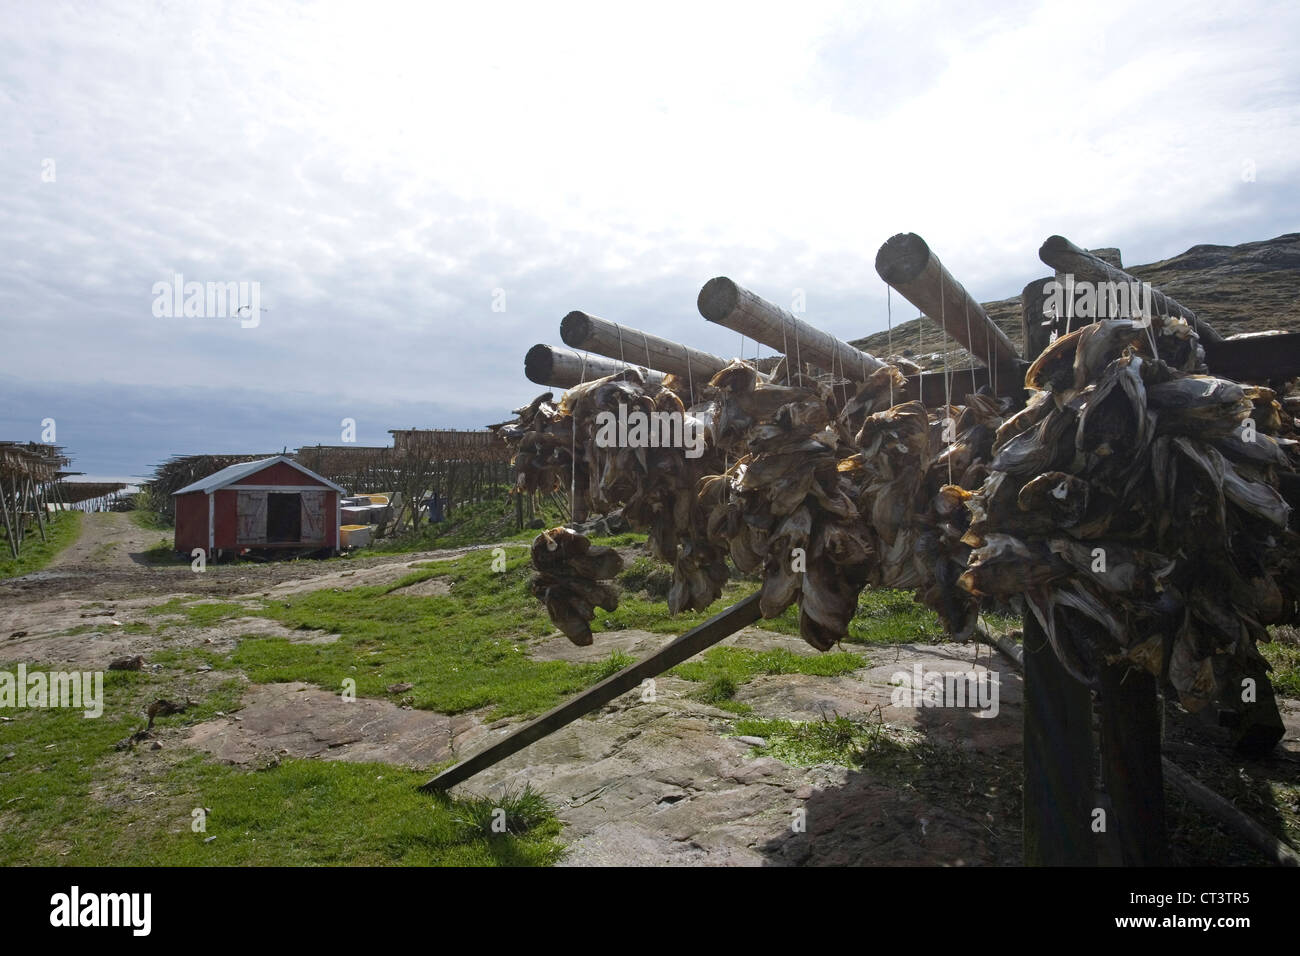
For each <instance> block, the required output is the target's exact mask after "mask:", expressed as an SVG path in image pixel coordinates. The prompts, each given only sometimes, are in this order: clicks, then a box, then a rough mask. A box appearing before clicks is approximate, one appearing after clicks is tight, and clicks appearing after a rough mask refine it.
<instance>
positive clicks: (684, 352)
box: [682, 345, 695, 405]
mask: <svg viewBox="0 0 1300 956" xmlns="http://www.w3.org/2000/svg"><path fill="white" fill-rule="evenodd" d="M682 355H684V356H685V357H686V381H687V384H688V385H689V386H690V389H691V404H692V405H694V404H695V375H694V374H693V373H692V372H691V353H690V350H689V349H687V348H686V346H685V345H683V346H682Z"/></svg>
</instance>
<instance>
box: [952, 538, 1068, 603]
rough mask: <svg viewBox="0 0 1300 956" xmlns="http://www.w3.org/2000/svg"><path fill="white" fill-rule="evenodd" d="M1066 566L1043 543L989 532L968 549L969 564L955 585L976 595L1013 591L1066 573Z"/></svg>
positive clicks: (1056, 578)
mask: <svg viewBox="0 0 1300 956" xmlns="http://www.w3.org/2000/svg"><path fill="white" fill-rule="evenodd" d="M1068 574H1069V568H1068V567H1067V566H1066V565H1065V564H1064V562H1062V561H1061V560H1060V559H1059V558H1057V557H1055V556H1054V555H1053V554H1052V553H1051V552H1050V551H1049V550H1048V549H1047V548H1046V547H1045V546H1044V545H1043V544H1040V543H1034V544H1030V543H1027V542H1025V541H1022V540H1020V539H1019V538H1014V537H1012V536H1011V535H1009V534H989V535H986V536H985V542H984V544H983V545H982V546H981V547H979V548H976V549H975V550H973V551H972V552H971V556H970V564H969V566H968V568H967V570H966V572H965V573H964V574H962V575H961V577H959V578H958V579H957V583H958V585H960V586H961V587H962V588H964V589H965V590H967V591H969V592H970V593H971V594H974V595H976V596H979V597H984V596H990V595H997V594H1016V593H1019V592H1021V591H1027V590H1032V589H1034V588H1038V587H1040V586H1042V585H1044V584H1048V583H1050V582H1052V581H1054V580H1058V579H1060V578H1064V577H1066V576H1068Z"/></svg>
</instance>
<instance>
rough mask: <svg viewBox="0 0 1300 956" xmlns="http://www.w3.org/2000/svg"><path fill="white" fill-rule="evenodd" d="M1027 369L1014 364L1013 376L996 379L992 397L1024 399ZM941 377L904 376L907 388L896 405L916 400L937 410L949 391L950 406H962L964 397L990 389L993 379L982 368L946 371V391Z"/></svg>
mask: <svg viewBox="0 0 1300 956" xmlns="http://www.w3.org/2000/svg"><path fill="white" fill-rule="evenodd" d="M1028 369H1029V363H1028V362H1021V361H1019V360H1017V362H1016V370H1015V371H1014V372H1013V373H1012V374H1010V375H1003V376H1001V377H1000V378H998V380H997V382H996V385H997V387H996V388H995V389H994V394H996V395H1001V396H1004V397H1007V398H1016V399H1023V398H1024V392H1025V372H1026V371H1027V370H1028ZM943 377H944V373H943V371H942V370H938V371H933V372H922V373H921V374H920V375H909V376H907V387H906V388H905V389H904V390H903V392H902V397H901V398H899V401H903V402H910V401H913V400H918V401H920V402H921V404H922V405H924V406H925V407H926V408H939V407H940V406H942V405H943V404H944V403H945V402H946V401H947V398H948V394H949V389H951V394H952V400H953V404H955V405H961V404H963V403H964V402H965V399H966V396H967V395H969V394H971V393H972V392H976V391H979V390H980V389H981V388H983V387H984V386H985V385H990V379H991V378H992V376H991V375H990V373H989V369H988V368H987V367H986V366H983V365H978V366H975V367H974V368H963V369H953V370H951V371H949V372H948V379H949V383H948V388H945V385H944V381H943ZM972 379H973V381H972Z"/></svg>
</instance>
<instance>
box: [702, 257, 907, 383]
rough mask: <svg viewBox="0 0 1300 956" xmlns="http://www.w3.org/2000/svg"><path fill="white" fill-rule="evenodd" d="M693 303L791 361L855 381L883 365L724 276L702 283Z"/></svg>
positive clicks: (723, 324)
mask: <svg viewBox="0 0 1300 956" xmlns="http://www.w3.org/2000/svg"><path fill="white" fill-rule="evenodd" d="M696 305H697V306H698V307H699V310H700V315H702V316H704V317H705V318H706V319H708V320H709V321H710V322H716V323H717V324H718V325H721V326H724V327H725V328H728V329H732V330H734V331H736V332H740V333H742V334H743V335H747V336H749V337H750V338H751V339H754V340H755V341H757V342H762V343H763V344H764V345H766V346H767V347H768V348H770V349H772V350H773V351H775V352H780V353H781V354H783V355H785V356H786V358H787V360H788V361H790V362H802V363H806V364H811V365H815V366H817V367H818V368H820V369H822V370H823V371H826V372H830V373H831V374H833V375H840V376H843V377H844V378H847V379H849V380H851V381H854V382H862V381H865V380H866V379H867V378H868V376H870V375H871V373H872V372H874V371H876V370H877V369H879V368H883V367H884V365H885V363H884V362H882V361H880V359H878V358H876V357H875V356H874V355H871V354H870V353H868V352H863V351H862V350H861V349H857V348H854V347H853V346H852V345H849V343H848V342H843V341H841V340H840V339H837V338H836V337H835V336H833V335H830V334H828V333H826V332H823V331H822V330H821V329H818V328H816V327H815V326H812V325H809V324H808V323H807V322H804V321H803V320H802V319H797V318H795V317H794V316H793V315H791V314H790V313H789V312H787V311H785V309H782V308H780V307H779V306H775V305H773V304H772V303H771V302H768V301H767V300H765V299H763V298H761V297H759V296H757V295H755V294H754V293H752V292H750V291H749V290H748V289H745V288H742V287H741V286H739V285H737V284H736V283H735V282H733V281H732V280H731V279H728V278H726V277H725V276H718V277H717V278H716V279H710V280H709V281H708V282H706V283H704V288H703V289H701V290H700V295H699V298H698V299H697V300H696Z"/></svg>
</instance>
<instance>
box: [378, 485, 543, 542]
mask: <svg viewBox="0 0 1300 956" xmlns="http://www.w3.org/2000/svg"><path fill="white" fill-rule="evenodd" d="M540 505H541V506H540V507H539V508H537V509H536V511H535V512H534V517H536V518H541V519H542V522H543V523H544V524H545V526H546V527H548V528H550V527H554V526H555V525H557V524H560V522H561V521H562V520H563V519H562V517H561V514H560V512H559V510H558V509H557V508H555V507H554V506H553V505H551V503H550V502H549V501H542V502H540ZM536 535H537V530H536V529H528V528H525V529H524V530H523V531H517V530H516V529H515V504H514V501H513V500H511V499H509V497H508V496H507V494H506V493H505V490H504V489H502V492H501V494H499V495H496V496H494V497H492V498H489V499H485V500H483V501H472V502H468V503H466V504H463V505H461V506H460V507H458V508H457V509H456V510H455V512H454V513H453V514H452V516H451V517H450V518H448V519H447V520H445V521H441V522H439V523H438V524H427V523H425V524H422V525H421V526H420V530H419V533H417V534H411V533H410V532H409V531H408V532H407V533H405V534H401V535H395V536H393V537H390V538H384V539H382V540H380V541H376V542H375V543H374V544H373V545H371V547H370V549H369V550H370V551H373V552H375V553H404V552H409V551H436V550H438V549H441V548H463V547H468V546H469V545H475V544H491V543H495V542H499V541H519V540H528V541H531V540H532V539H533V537H535V536H536Z"/></svg>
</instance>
